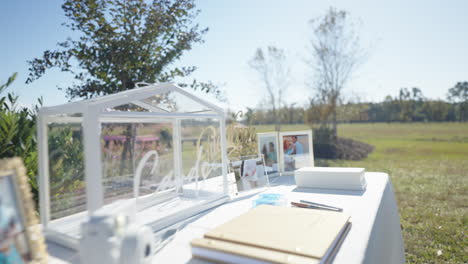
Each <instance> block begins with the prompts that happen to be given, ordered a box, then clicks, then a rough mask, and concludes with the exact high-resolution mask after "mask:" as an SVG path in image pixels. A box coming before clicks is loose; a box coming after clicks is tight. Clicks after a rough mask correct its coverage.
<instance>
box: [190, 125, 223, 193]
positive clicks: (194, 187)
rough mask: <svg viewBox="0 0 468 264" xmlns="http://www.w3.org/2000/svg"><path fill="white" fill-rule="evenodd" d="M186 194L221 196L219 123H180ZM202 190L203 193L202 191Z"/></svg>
mask: <svg viewBox="0 0 468 264" xmlns="http://www.w3.org/2000/svg"><path fill="white" fill-rule="evenodd" d="M181 136H182V164H183V174H184V175H185V177H184V184H185V185H184V194H186V190H191V191H195V192H196V194H197V195H202V194H204V195H212V194H216V195H219V194H220V193H222V191H223V187H222V186H223V179H222V177H221V176H222V160H221V140H220V128H219V121H218V120H215V119H190V120H182V121H181ZM200 190H203V191H204V192H200Z"/></svg>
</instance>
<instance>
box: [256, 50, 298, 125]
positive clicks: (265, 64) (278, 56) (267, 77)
mask: <svg viewBox="0 0 468 264" xmlns="http://www.w3.org/2000/svg"><path fill="white" fill-rule="evenodd" d="M249 65H250V67H252V69H254V70H255V71H257V73H258V75H259V77H260V79H261V81H262V83H263V86H265V88H266V90H267V93H268V105H269V107H271V110H272V112H273V118H274V120H275V130H276V131H280V128H281V116H280V112H279V110H280V108H281V107H282V105H283V103H284V94H285V91H286V90H287V88H288V86H289V84H290V80H291V79H290V69H289V67H288V65H287V63H286V55H285V52H284V50H283V49H280V48H277V47H274V46H268V47H267V48H266V50H265V51H263V49H261V48H258V49H257V50H256V51H255V55H254V56H253V58H252V59H251V60H250V61H249Z"/></svg>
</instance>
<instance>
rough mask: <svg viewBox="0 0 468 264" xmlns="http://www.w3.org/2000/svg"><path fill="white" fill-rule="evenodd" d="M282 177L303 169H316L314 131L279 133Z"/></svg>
mask: <svg viewBox="0 0 468 264" xmlns="http://www.w3.org/2000/svg"><path fill="white" fill-rule="evenodd" d="M279 145H280V168H281V175H291V174H294V171H295V170H296V169H299V168H303V167H314V151H313V145H312V130H304V131H290V132H280V133H279Z"/></svg>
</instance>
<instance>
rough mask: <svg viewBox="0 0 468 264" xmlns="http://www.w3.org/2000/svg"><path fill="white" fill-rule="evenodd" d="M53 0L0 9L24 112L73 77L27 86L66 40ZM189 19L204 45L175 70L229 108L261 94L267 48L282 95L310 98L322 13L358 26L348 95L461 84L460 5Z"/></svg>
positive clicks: (278, 5) (287, 10) (227, 8)
mask: <svg viewBox="0 0 468 264" xmlns="http://www.w3.org/2000/svg"><path fill="white" fill-rule="evenodd" d="M60 5H61V2H60V1H33V0H16V1H2V3H1V4H0V11H1V16H0V36H1V41H0V61H1V63H0V81H1V82H4V81H5V80H6V79H7V77H8V76H9V75H11V74H12V73H13V72H18V73H19V77H18V80H17V81H16V82H15V83H14V85H12V86H11V87H10V88H9V89H8V91H13V92H15V93H17V94H19V95H20V103H21V104H22V105H26V106H29V105H31V104H32V103H34V102H35V100H36V98H38V97H39V96H43V97H44V100H45V105H55V104H60V103H63V102H66V101H67V99H66V98H65V96H64V93H63V92H62V91H58V90H57V88H56V86H57V85H61V86H64V85H67V84H70V82H71V80H72V78H71V76H70V75H68V74H64V73H61V72H59V71H57V70H52V71H49V72H48V73H47V74H46V75H45V76H44V77H43V78H41V79H39V80H37V81H35V82H34V83H32V84H29V85H26V84H24V81H25V79H26V77H27V73H28V71H27V68H28V65H27V63H26V61H27V60H30V59H32V58H34V57H37V56H40V55H41V53H42V52H43V51H44V50H46V49H53V48H54V47H55V44H56V43H57V42H58V41H62V40H64V39H65V38H66V37H67V36H73V33H71V32H69V31H68V30H67V29H66V28H65V27H63V26H61V25H60V24H61V23H62V22H64V21H65V17H64V16H63V12H62V10H61V8H60ZM197 5H198V8H200V9H201V11H202V13H201V14H200V16H199V17H198V19H197V21H198V22H199V23H200V24H201V25H202V26H207V27H209V28H210V31H209V32H208V34H207V35H206V38H205V40H206V41H205V43H204V44H201V45H197V46H196V47H194V49H193V50H192V51H189V52H188V53H187V54H186V55H184V56H183V58H182V59H181V61H179V62H177V64H178V65H196V66H198V67H199V69H198V71H197V72H196V74H195V77H197V78H198V79H200V80H211V81H213V82H215V83H225V84H226V85H225V86H224V89H225V90H226V93H227V96H228V99H229V105H230V107H231V108H233V109H241V108H244V107H247V106H249V107H255V106H256V105H257V103H258V102H259V100H260V99H261V98H262V97H264V96H265V91H264V90H263V88H261V85H259V83H258V80H257V79H256V75H255V73H254V72H253V71H252V70H251V69H250V68H249V66H248V65H247V62H248V60H249V59H250V58H251V57H252V56H253V54H254V51H255V49H256V48H257V47H265V46H266V45H271V44H273V45H276V46H278V47H281V48H284V49H285V50H286V51H287V54H288V55H289V62H290V66H291V68H292V72H293V78H294V83H293V84H292V86H291V87H290V88H289V90H288V93H287V95H286V97H285V99H286V101H287V102H289V103H292V102H297V103H299V104H301V103H304V102H305V101H306V99H307V98H308V97H310V96H312V93H313V91H312V90H311V89H310V88H308V87H306V86H305V85H304V81H305V79H306V77H307V76H308V73H307V69H306V67H305V65H304V63H303V59H302V58H303V57H304V56H305V54H306V46H307V45H308V44H307V43H308V39H309V36H310V28H309V27H308V25H307V22H308V20H310V19H311V18H314V17H316V16H318V15H321V14H323V13H324V12H325V11H326V10H327V8H328V7H329V6H335V7H337V8H341V9H346V10H348V11H349V12H350V13H351V14H352V16H353V17H355V18H358V19H360V20H361V21H362V23H363V27H362V35H363V38H364V40H365V42H366V43H367V44H368V45H369V46H371V52H370V58H369V59H368V61H367V63H366V64H365V65H364V66H363V67H361V69H360V70H359V71H358V72H357V73H356V75H355V77H354V78H353V80H352V81H351V82H350V83H349V85H348V86H347V87H346V88H345V93H346V94H347V95H348V96H352V95H353V94H357V95H359V96H360V97H362V98H364V99H366V100H373V101H380V100H382V99H383V98H384V97H385V96H386V95H389V94H390V95H396V94H397V93H398V90H399V89H400V88H401V87H414V86H417V87H419V88H421V89H422V91H423V93H424V95H426V96H427V97H430V98H445V94H446V91H447V89H448V88H450V87H452V86H453V85H454V84H455V83H456V82H457V81H468V15H467V14H466V12H467V11H468V1H462V0H460V1H403V0H402V1H349V0H343V1H318V0H315V1H310V0H304V1H279V0H277V1H272V0H270V1H267V0H265V1H251V0H250V1H248V0H237V1H215V0H205V1H197Z"/></svg>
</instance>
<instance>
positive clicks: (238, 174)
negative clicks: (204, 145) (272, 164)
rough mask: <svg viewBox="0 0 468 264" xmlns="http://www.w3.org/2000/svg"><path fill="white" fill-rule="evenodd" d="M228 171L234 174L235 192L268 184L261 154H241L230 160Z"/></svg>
mask: <svg viewBox="0 0 468 264" xmlns="http://www.w3.org/2000/svg"><path fill="white" fill-rule="evenodd" d="M229 173H230V174H231V175H232V173H233V174H234V181H235V185H234V186H235V187H236V188H237V192H243V191H248V190H252V189H256V188H261V187H265V186H268V185H269V180H268V175H267V173H266V171H265V161H264V160H263V156H262V155H261V154H260V155H250V156H242V157H239V158H237V159H233V160H231V161H230V163H229ZM231 177H232V176H231Z"/></svg>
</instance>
